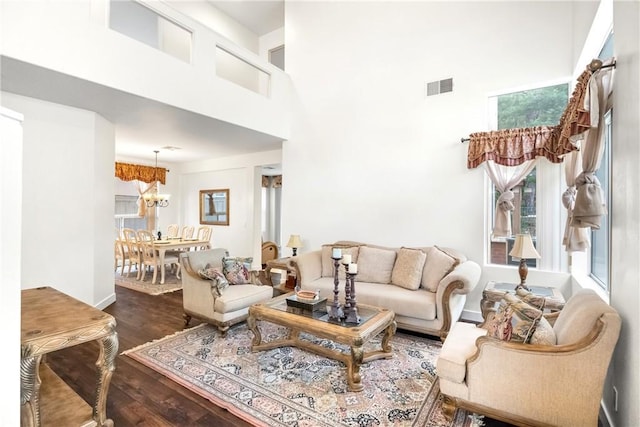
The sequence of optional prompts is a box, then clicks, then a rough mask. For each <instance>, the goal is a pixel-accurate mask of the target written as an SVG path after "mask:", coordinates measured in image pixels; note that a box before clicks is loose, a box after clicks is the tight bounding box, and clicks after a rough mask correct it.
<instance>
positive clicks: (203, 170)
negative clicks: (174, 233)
mask: <svg viewBox="0 0 640 427" xmlns="http://www.w3.org/2000/svg"><path fill="white" fill-rule="evenodd" d="M281 158H282V157H281V151H280V150H275V151H267V152H260V153H253V154H249V155H243V156H233V157H227V158H221V159H211V160H205V161H200V162H192V163H186V164H181V165H180V166H179V168H175V170H176V173H177V174H178V175H179V183H180V184H179V185H180V188H179V192H178V193H177V194H179V198H180V201H179V205H180V214H179V220H178V223H180V224H193V225H195V226H196V227H197V226H198V225H199V222H200V216H199V208H200V204H199V199H198V197H199V195H200V190H206V189H224V188H228V189H229V199H230V217H229V226H222V225H215V226H212V227H213V233H212V235H211V243H212V245H213V246H214V247H222V248H226V249H228V250H229V253H230V254H231V255H232V256H253V258H254V266H256V267H259V265H260V258H261V254H262V251H261V244H260V243H261V230H260V220H261V217H260V206H261V199H260V196H261V191H260V190H261V186H260V184H261V179H260V177H261V174H260V167H261V166H262V165H269V164H276V163H280V162H281ZM173 170H174V169H173V168H172V173H173ZM172 203H173V201H172ZM160 223H161V227H163V229H165V228H166V226H167V225H168V224H169V223H168V222H164V220H163V217H162V216H161V218H160Z"/></svg>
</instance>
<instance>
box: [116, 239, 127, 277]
mask: <svg viewBox="0 0 640 427" xmlns="http://www.w3.org/2000/svg"><path fill="white" fill-rule="evenodd" d="M113 261H114V266H113V267H114V270H115V271H116V272H117V271H118V267H120V275H121V276H124V267H125V266H126V265H127V264H128V263H129V251H128V250H127V245H126V243H125V241H124V240H123V239H121V238H117V239H116V240H115V242H114V259H113Z"/></svg>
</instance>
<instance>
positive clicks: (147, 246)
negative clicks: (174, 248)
mask: <svg viewBox="0 0 640 427" xmlns="http://www.w3.org/2000/svg"><path fill="white" fill-rule="evenodd" d="M138 243H139V245H140V251H141V254H142V264H141V267H140V271H141V275H140V281H142V282H144V278H145V276H146V273H147V270H148V269H149V268H153V278H152V279H151V283H153V284H155V283H156V279H157V276H158V269H159V268H160V267H161V265H160V256H159V255H158V250H157V249H156V244H155V239H154V238H153V234H152V233H151V232H150V231H148V230H138ZM164 263H165V265H171V267H172V268H174V267H175V268H176V277H177V278H178V279H179V278H180V262H179V260H178V256H177V254H170V253H166V254H165V256H164Z"/></svg>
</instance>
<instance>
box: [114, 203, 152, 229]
mask: <svg viewBox="0 0 640 427" xmlns="http://www.w3.org/2000/svg"><path fill="white" fill-rule="evenodd" d="M115 213H116V214H115V227H116V229H117V230H118V234H120V232H121V231H122V229H123V228H132V229H134V230H141V229H144V230H146V229H147V217H146V216H143V217H139V216H138V196H126V195H116V200H115Z"/></svg>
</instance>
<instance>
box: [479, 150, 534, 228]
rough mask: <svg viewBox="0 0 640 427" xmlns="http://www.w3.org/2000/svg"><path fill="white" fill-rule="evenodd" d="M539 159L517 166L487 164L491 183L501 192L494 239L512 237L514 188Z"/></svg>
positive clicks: (490, 161) (494, 226)
mask: <svg viewBox="0 0 640 427" xmlns="http://www.w3.org/2000/svg"><path fill="white" fill-rule="evenodd" d="M536 161H537V159H532V160H527V161H526V162H523V163H521V164H519V165H516V166H503V165H499V164H497V163H495V162H494V161H493V160H487V161H486V162H485V165H486V169H487V174H488V175H489V178H490V179H491V182H493V184H494V185H495V186H496V189H497V190H498V191H499V192H500V196H499V197H498V200H497V202H496V214H495V222H494V225H493V232H492V236H493V237H511V212H512V211H513V209H514V205H513V198H514V195H513V191H512V189H513V187H515V186H516V185H518V184H519V183H520V181H522V180H523V179H524V177H526V176H527V175H529V173H530V172H531V171H532V170H533V168H534V167H535V166H536Z"/></svg>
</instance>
